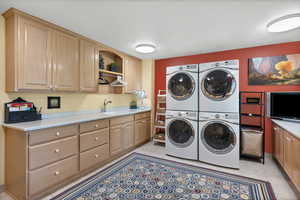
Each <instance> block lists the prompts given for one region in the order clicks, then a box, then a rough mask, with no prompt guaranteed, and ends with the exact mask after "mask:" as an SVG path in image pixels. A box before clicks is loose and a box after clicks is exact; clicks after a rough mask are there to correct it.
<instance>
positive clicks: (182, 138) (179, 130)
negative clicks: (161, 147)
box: [168, 119, 195, 148]
mask: <svg viewBox="0 0 300 200" xmlns="http://www.w3.org/2000/svg"><path fill="white" fill-rule="evenodd" d="M168 139H169V141H170V142H171V143H172V144H173V145H175V146H177V147H181V148H184V147H187V146H189V145H191V144H192V143H193V141H194V139H195V131H194V128H193V126H192V124H191V123H190V122H188V121H186V120H181V119H175V120H172V121H171V122H170V123H169V125H168Z"/></svg>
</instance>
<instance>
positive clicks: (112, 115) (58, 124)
mask: <svg viewBox="0 0 300 200" xmlns="http://www.w3.org/2000/svg"><path fill="white" fill-rule="evenodd" d="M151 110H152V109H151V108H146V109H143V110H132V111H127V112H126V111H124V113H118V112H116V113H114V114H107V115H105V116H101V117H91V118H87V119H78V120H71V119H70V122H61V123H60V122H57V123H53V124H51V123H50V122H49V125H40V126H39V125H36V126H34V125H33V126H32V127H29V128H21V127H18V126H16V124H17V123H16V124H5V123H2V124H1V125H2V126H3V127H5V128H10V129H14V130H19V131H23V132H29V131H36V130H41V129H47V128H54V127H59V126H67V125H72V124H78V123H84V122H89V121H94V120H101V119H109V118H114V117H122V116H126V115H134V114H138V113H143V112H149V111H151ZM86 115H88V114H86ZM78 116H79V115H78ZM59 118H60V117H58V118H56V119H57V120H59ZM61 118H63V117H61ZM46 120H49V119H43V121H46ZM33 122H36V121H33ZM25 123H27V122H25ZM28 123H32V122H28Z"/></svg>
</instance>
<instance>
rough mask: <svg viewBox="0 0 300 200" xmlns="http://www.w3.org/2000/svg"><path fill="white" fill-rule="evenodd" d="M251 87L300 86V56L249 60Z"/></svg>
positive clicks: (249, 81)
mask: <svg viewBox="0 0 300 200" xmlns="http://www.w3.org/2000/svg"><path fill="white" fill-rule="evenodd" d="M248 84H249V85H300V54H292V55H283V56H270V57H257V58H250V59H249V66H248Z"/></svg>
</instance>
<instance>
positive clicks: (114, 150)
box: [109, 125, 123, 155]
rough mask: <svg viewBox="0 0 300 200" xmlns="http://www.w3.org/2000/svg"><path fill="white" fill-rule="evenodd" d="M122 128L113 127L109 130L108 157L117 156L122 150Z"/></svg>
mask: <svg viewBox="0 0 300 200" xmlns="http://www.w3.org/2000/svg"><path fill="white" fill-rule="evenodd" d="M122 139H123V138H122V126H121V125H120V126H114V127H111V128H110V133H109V141H110V144H109V149H110V155H114V154H118V153H120V152H121V151H122V150H123V148H122Z"/></svg>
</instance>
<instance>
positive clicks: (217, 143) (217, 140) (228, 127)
mask: <svg viewBox="0 0 300 200" xmlns="http://www.w3.org/2000/svg"><path fill="white" fill-rule="evenodd" d="M199 160H200V161H202V162H206V163H210V164H214V165H219V166H223V167H229V168H239V160H240V130H239V114H238V113H212V112H200V113H199Z"/></svg>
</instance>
